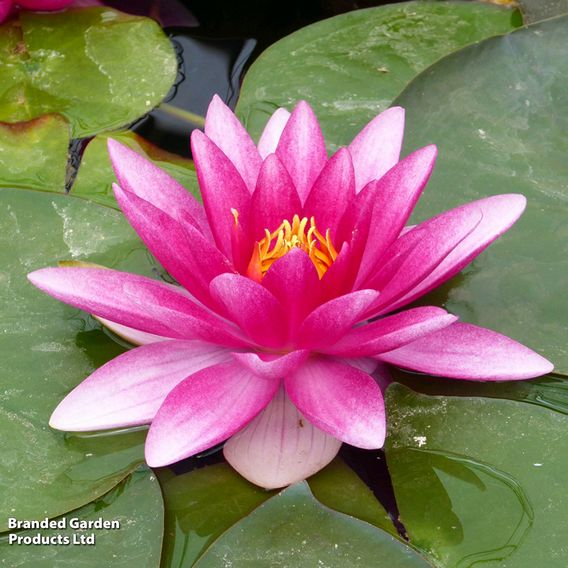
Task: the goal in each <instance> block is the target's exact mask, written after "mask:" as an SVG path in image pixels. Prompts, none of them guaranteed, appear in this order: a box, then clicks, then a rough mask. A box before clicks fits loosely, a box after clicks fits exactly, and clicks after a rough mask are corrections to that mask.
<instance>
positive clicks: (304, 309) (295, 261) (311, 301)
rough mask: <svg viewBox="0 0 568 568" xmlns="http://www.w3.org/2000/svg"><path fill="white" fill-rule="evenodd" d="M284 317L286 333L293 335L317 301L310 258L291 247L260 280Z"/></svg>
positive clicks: (314, 270) (313, 270)
mask: <svg viewBox="0 0 568 568" xmlns="http://www.w3.org/2000/svg"><path fill="white" fill-rule="evenodd" d="M262 285H263V286H264V287H265V288H266V289H267V290H269V291H270V292H272V293H273V294H274V296H275V297H276V299H277V300H278V301H279V302H280V304H281V305H282V308H283V309H284V312H285V313H286V315H287V316H288V323H289V332H290V334H291V335H292V336H294V335H295V334H296V332H297V329H298V327H299V325H300V324H301V323H302V322H303V321H304V319H305V318H306V316H307V315H308V314H309V313H310V312H311V311H312V310H313V309H314V308H315V307H316V306H318V305H319V303H320V298H321V297H320V286H319V277H318V273H317V270H316V267H315V266H314V263H313V262H312V261H311V260H310V257H309V256H308V255H307V253H305V252H304V251H303V250H300V249H299V248H294V249H292V250H291V251H290V252H288V253H286V254H285V255H284V256H283V257H281V258H279V259H278V260H277V261H276V262H275V263H274V264H273V265H272V266H271V267H270V269H269V270H268V272H267V273H266V275H265V277H264V278H263V279H262Z"/></svg>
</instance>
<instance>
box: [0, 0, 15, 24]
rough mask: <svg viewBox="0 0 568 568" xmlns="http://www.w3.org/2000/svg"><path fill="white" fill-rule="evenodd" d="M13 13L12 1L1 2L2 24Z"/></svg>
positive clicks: (2, 0)
mask: <svg viewBox="0 0 568 568" xmlns="http://www.w3.org/2000/svg"><path fill="white" fill-rule="evenodd" d="M11 11H12V0H0V24H1V23H2V22H3V21H4V20H6V19H7V18H8V16H9V15H10V12H11Z"/></svg>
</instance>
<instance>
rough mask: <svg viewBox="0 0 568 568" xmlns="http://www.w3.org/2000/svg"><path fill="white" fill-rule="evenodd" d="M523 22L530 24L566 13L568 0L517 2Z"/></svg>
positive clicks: (525, 0) (520, 0)
mask: <svg viewBox="0 0 568 568" xmlns="http://www.w3.org/2000/svg"><path fill="white" fill-rule="evenodd" d="M519 8H520V10H521V12H522V14H523V21H524V22H525V23H526V24H532V23H534V22H538V21H540V20H546V19H548V18H553V17H555V16H561V15H562V14H566V13H568V0H519Z"/></svg>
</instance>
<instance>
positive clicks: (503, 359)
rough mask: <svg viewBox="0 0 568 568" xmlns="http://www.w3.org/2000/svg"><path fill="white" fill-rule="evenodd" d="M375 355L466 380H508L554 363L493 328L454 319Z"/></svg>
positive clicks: (542, 370)
mask: <svg viewBox="0 0 568 568" xmlns="http://www.w3.org/2000/svg"><path fill="white" fill-rule="evenodd" d="M379 359H381V360H382V361H385V362H387V363H391V364H392V365H396V366H398V367H403V368H405V369H412V370H415V371H421V372H423V373H430V374H432V375H440V376H442V377H451V378H455V379H467V380H470V381H512V380H517V379H531V378H533V377H539V376H541V375H545V374H546V373H550V371H552V369H553V368H554V366H553V365H552V363H550V361H547V360H546V359H545V358H544V357H541V356H540V355H538V354H537V353H535V352H534V351H532V350H530V349H529V348H528V347H525V346H524V345H521V344H520V343H517V342H516V341H513V340H512V339H510V338H508V337H506V336H504V335H501V334H500V333H497V332H495V331H491V330H489V329H485V328H483V327H477V326H475V325H471V324H467V323H454V324H453V325H451V326H449V327H446V328H444V329H442V330H440V331H437V332H436V333H432V334H430V335H427V336H425V337H423V338H421V339H418V340H417V341H415V342H413V343H409V344H408V345H405V346H404V347H401V348H400V349H396V350H395V351H391V352H389V353H383V354H381V355H379Z"/></svg>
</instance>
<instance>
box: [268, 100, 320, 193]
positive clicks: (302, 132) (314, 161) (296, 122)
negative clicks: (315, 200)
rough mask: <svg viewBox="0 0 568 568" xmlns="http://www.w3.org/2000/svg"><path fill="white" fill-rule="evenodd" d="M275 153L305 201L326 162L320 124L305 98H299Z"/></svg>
mask: <svg viewBox="0 0 568 568" xmlns="http://www.w3.org/2000/svg"><path fill="white" fill-rule="evenodd" d="M276 154H277V155H278V157H279V158H280V159H281V160H282V163H283V164H284V166H285V167H286V169H287V170H288V172H289V173H290V176H291V177H292V180H293V182H294V185H295V186H296V189H297V190H298V195H299V196H300V199H301V200H302V202H304V201H305V199H306V197H307V196H308V194H309V192H310V189H311V188H312V185H313V184H314V182H315V181H316V179H317V177H318V176H319V174H320V172H321V171H322V169H323V167H324V165H325V162H326V161H327V153H326V150H325V142H324V139H323V134H322V132H321V128H320V125H319V123H318V121H317V118H316V116H315V114H314V111H313V110H312V109H311V107H310V105H308V103H306V102H305V101H300V102H299V103H298V104H297V105H296V108H295V109H294V111H293V112H292V114H291V115H290V119H289V120H288V122H287V123H286V126H285V127H284V130H283V132H282V136H281V137H280V141H279V143H278V147H277V148H276Z"/></svg>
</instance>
